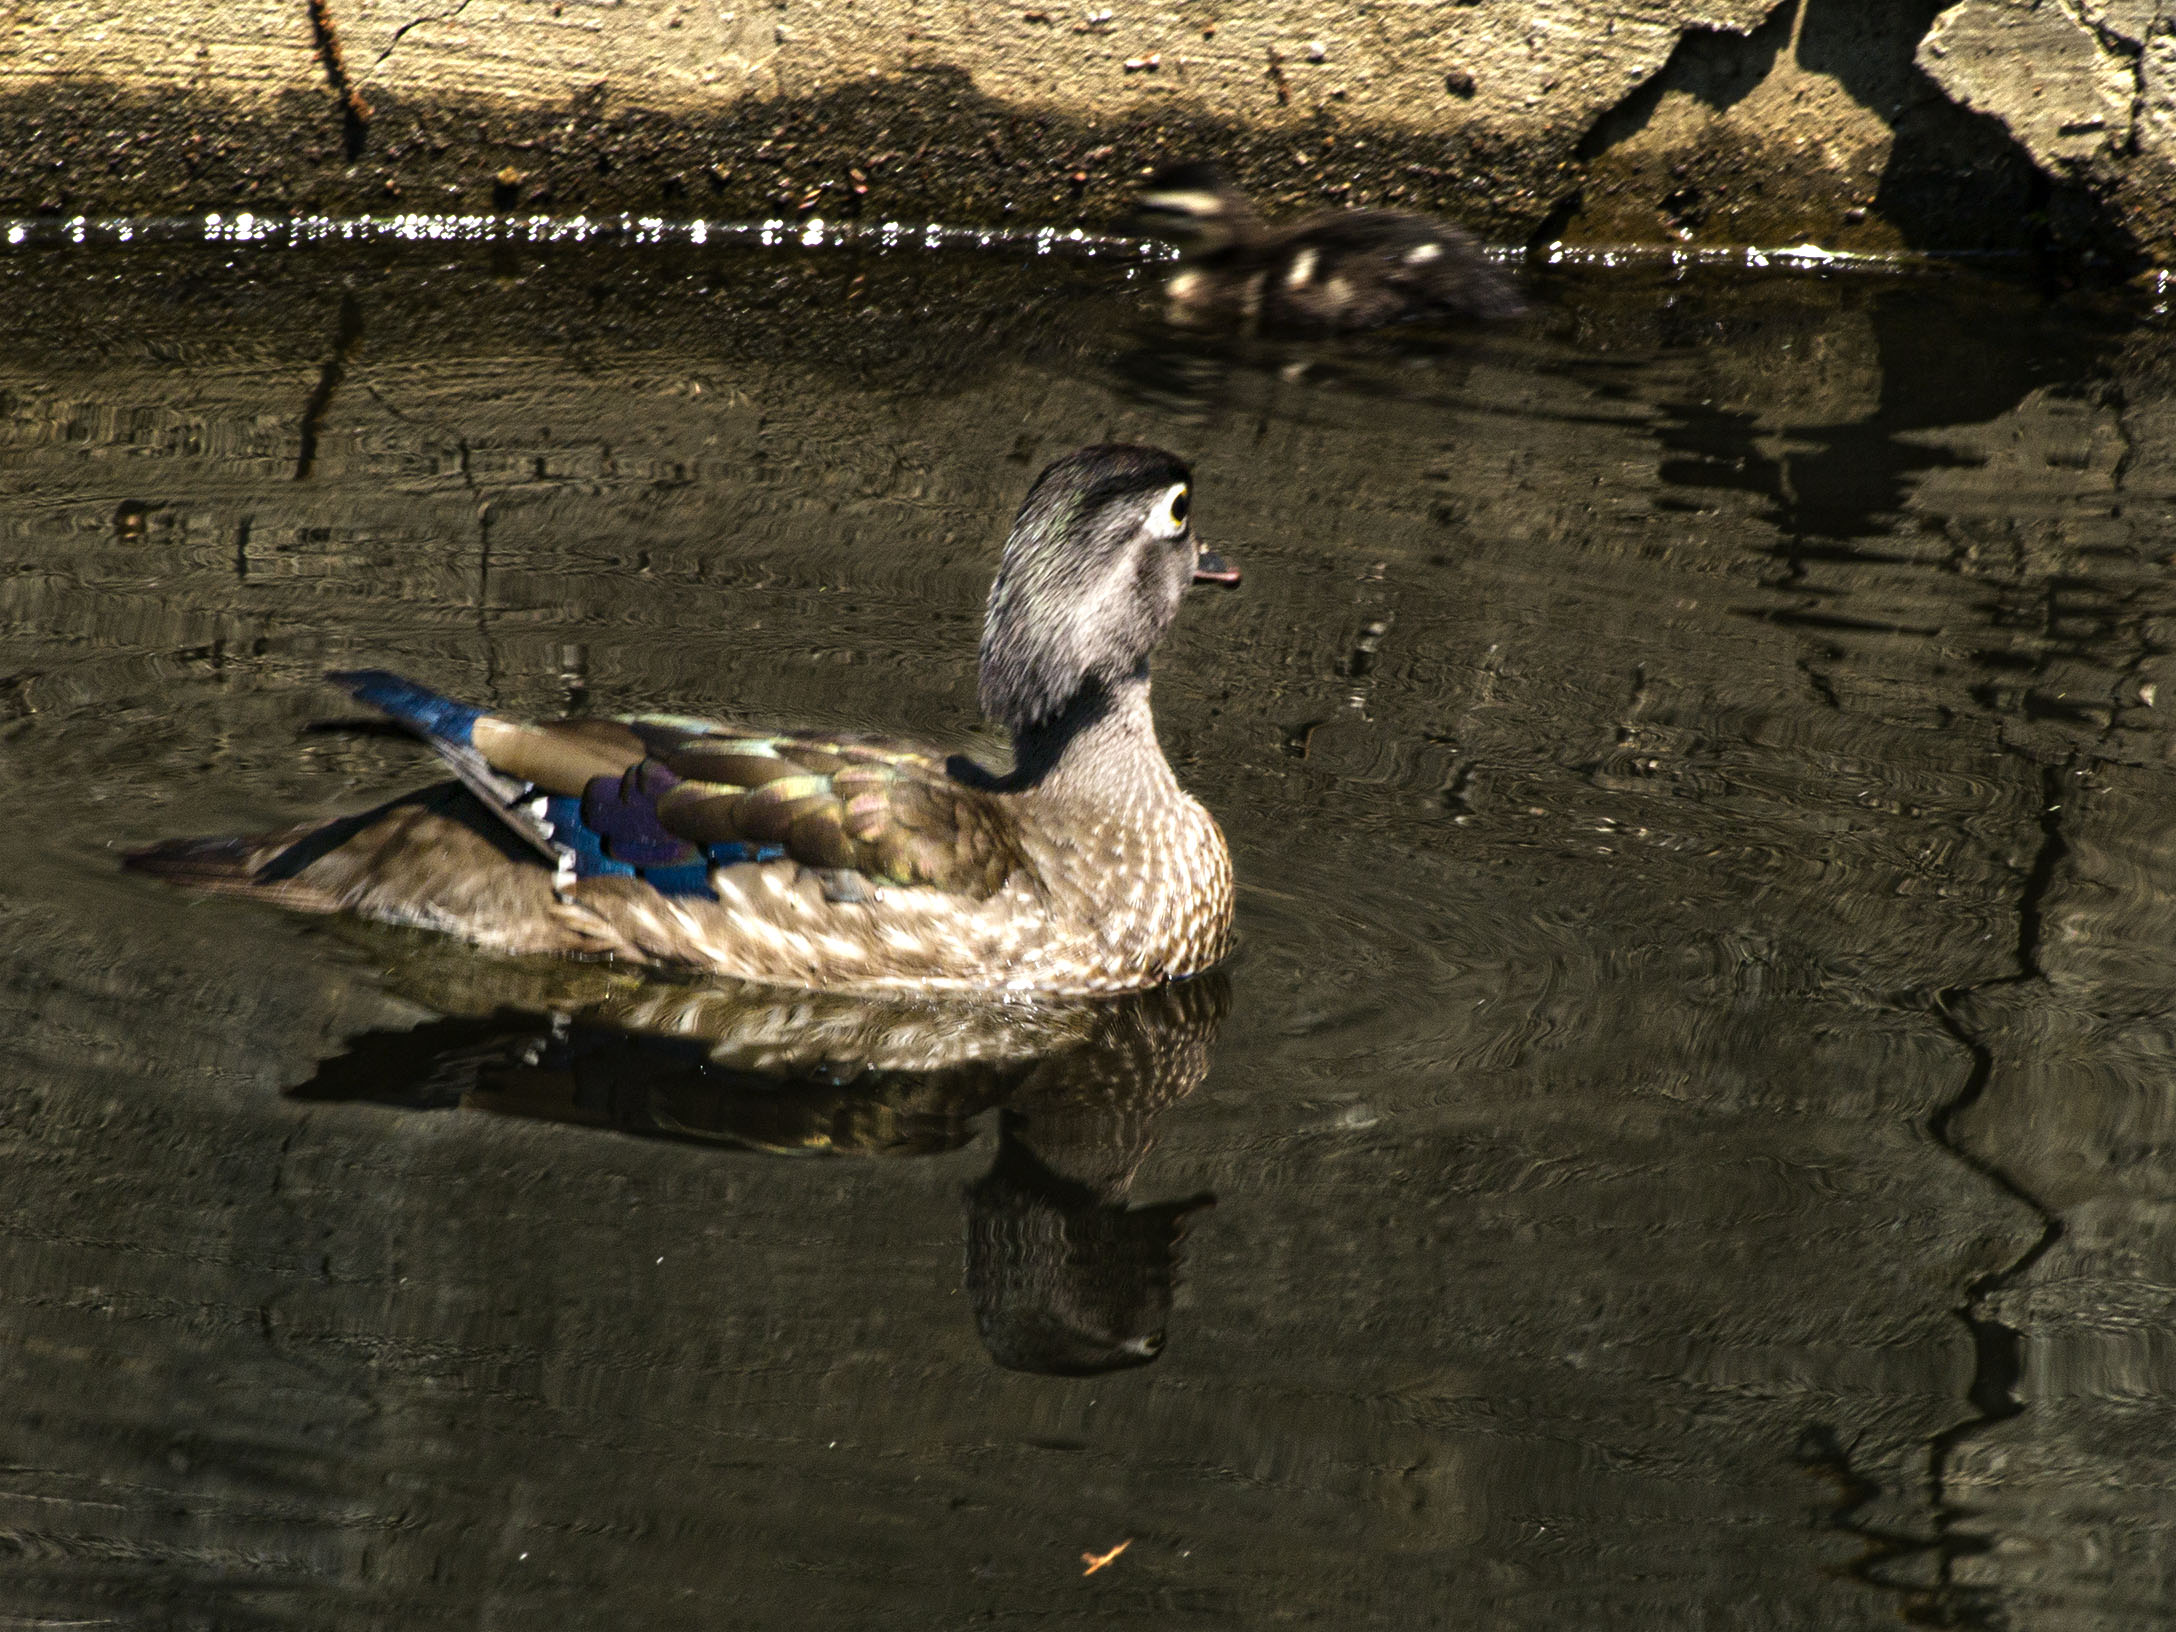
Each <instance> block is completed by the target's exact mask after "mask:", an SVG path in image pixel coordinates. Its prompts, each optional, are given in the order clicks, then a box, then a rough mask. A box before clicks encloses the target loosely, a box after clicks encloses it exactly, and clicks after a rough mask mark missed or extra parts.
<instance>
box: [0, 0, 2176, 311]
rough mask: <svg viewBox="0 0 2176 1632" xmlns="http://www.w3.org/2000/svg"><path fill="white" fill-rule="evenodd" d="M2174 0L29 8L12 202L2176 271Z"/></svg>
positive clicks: (320, 0) (1, 116) (14, 14)
mask: <svg viewBox="0 0 2176 1632" xmlns="http://www.w3.org/2000/svg"><path fill="white" fill-rule="evenodd" d="M2172 29H2176V22H2172V14H2171V13H2170V12H2169V11H2168V9H2167V6H2166V4H2165V3H2163V0H2123V3H2120V4H2119V3H2116V0H1961V3H1959V4H1956V5H1953V6H1950V7H1949V8H1947V9H1946V10H1945V9H1943V8H1942V7H1941V6H1940V4H1939V0H1638V3H1630V0H1549V3H1513V0H1417V3H1413V4H1400V5H1396V6H1387V5H1378V4H1369V3H1365V0H1338V3H1324V4H1307V5H1294V4H1290V3H1288V0H1275V3H1271V0H1229V3H1215V4H1212V3H1210V0H1164V3H1158V4H1126V5H1117V4H1113V5H1097V6H1083V5H1077V4H1072V3H1070V0H1069V3H1067V4H1063V5H1050V6H1043V5H1039V4H1030V3H1026V0H1020V3H1017V4H1007V5H1002V6H982V5H966V4H956V3H935V0H756V3H750V4H735V5H722V4H716V3H711V0H705V3H703V4H692V3H689V0H612V3H609V4H607V3H603V0H488V3H482V0H416V3H403V0H243V3H230V4H219V5H213V4H209V3H208V0H193V3H188V4H181V5H171V6H160V7H144V6H136V5H128V4H123V3H120V0H34V3H30V4H25V5H21V6H17V7H15V8H14V9H13V10H12V11H11V12H10V13H9V15H8V16H7V17H6V18H5V19H4V20H0V215H8V216H34V215H55V216H59V217H62V218H64V219H65V218H69V217H73V216H75V215H79V214H84V215H91V216H100V215H113V214H137V215H143V214H162V213H182V214H201V213H203V212H205V211H208V210H219V209H233V208H237V207H239V208H247V209H252V210H255V211H258V212H260V213H266V212H270V213H281V212H299V213H311V212H318V213H334V214H355V213H359V212H368V211H376V212H423V213H461V212H470V213H473V212H483V211H497V212H501V213H515V212H518V213H534V212H543V213H551V214H562V215H565V214H576V213H582V212H588V213H591V214H619V213H634V214H638V215H639V214H652V213H655V214H660V215H663V216H667V217H671V218H675V219H690V218H698V217H709V218H713V219H715V218H747V217H758V218H761V217H769V216H780V217H784V218H786V219H796V220H801V219H809V218H815V217H821V218H824V219H828V220H834V221H835V220H838V219H840V218H842V217H853V216H869V217H872V218H875V219H911V220H928V219H943V220H948V221H952V222H955V223H961V224H974V225H982V226H997V225H1036V226H1041V225H1058V226H1072V225H1076V224H1086V225H1091V226H1093V225H1103V224H1107V223H1109V222H1111V221H1112V220H1114V219H1115V218H1116V217H1117V216H1118V215H1119V213H1120V212H1121V211H1122V209H1123V207H1124V205H1125V202H1126V199H1127V196H1128V194H1129V193H1130V191H1131V189H1132V187H1133V185H1134V184H1135V182H1136V181H1137V179H1138V177H1139V176H1140V175H1141V174H1142V173H1144V167H1145V166H1148V165H1152V164H1154V163H1157V162H1160V161H1163V160H1168V159H1171V158H1174V157H1197V156H1202V155H1212V156H1217V157H1221V158H1224V159H1226V160H1228V161H1229V162H1231V163H1232V164H1233V166H1234V167H1235V169H1236V170H1237V171H1238V173H1239V174H1240V175H1241V177H1242V179H1243V180H1244V181H1245V182H1246V183H1247V184H1248V185H1249V186H1250V187H1252V188H1254V189H1255V190H1257V191H1258V192H1259V193H1261V194H1262V195H1263V196H1264V197H1265V198H1266V199H1267V200H1268V201H1270V202H1271V203H1272V204H1273V205H1275V206H1276V207H1278V208H1280V209H1291V208H1298V207H1301V206H1305V205H1318V206H1319V205H1323V204H1360V203H1370V204H1396V205H1404V206H1407V207H1420V208H1426V209H1429V210H1435V211H1441V212H1444V213H1447V214H1449V215H1452V216H1453V217H1455V218H1458V219H1461V220H1463V221H1465V222H1466V223H1467V224H1468V225H1470V226H1471V227H1473V228H1474V229H1475V230H1477V231H1479V232H1481V233H1482V234H1484V235H1485V236H1488V237H1491V238H1494V239H1496V240H1499V241H1504V242H1524V241H1536V242H1557V241H1562V242H1568V243H1572V244H1587V245H1606V244H1623V243H1640V244H1667V245H1672V246H1681V245H1692V246H1704V247H1715V246H1728V245H1743V244H1760V245H1770V246H1774V245H1780V244H1788V243H1799V242H1804V241H1809V240H1810V241H1813V242H1816V243H1819V244H1821V245H1823V246H1825V247H1827V248H1829V249H1831V250H1837V251H1865V252H1888V251H1895V250H1900V249H1936V250H1956V249H1980V250H2002V251H2032V252H2042V253H2051V254H2054V255H2055V256H2057V257H2058V258H2059V259H2061V260H2062V261H2064V262H2066V263H2074V262H2076V261H2077V260H2078V259H2079V258H2080V257H2085V258H2092V259H2098V260H2100V261H2102V262H2104V263H2105V264H2107V265H2109V266H2112V267H2114V268H2117V269H2123V268H2129V267H2133V266H2136V265H2139V264H2141V263H2159V264H2166V263H2167V262H2168V261H2169V260H2170V259H2171V255H2172V246H2176V238H2172V236H2171V235H2172V233H2176V215H2172V213H2171V210H2172V206H2171V204H2170V202H2169V201H2170V199H2171V198H2176V185H2172V179H2176V178H2172V171H2176V148H2172V147H2171V145H2170V143H2171V141H2172V139H2176V138H2172V137H2171V135H2170V132H2171V131H2172V130H2176V111H2172V110H2176V104H2172V101H2171V97H2172V95H2176V92H2172V89H2171V87H2172V85H2176V79H2172V77H2171V76H2172V72H2176V70H2172V67H2171V64H2172V63H2176V45H2172V43H2171V42H2172V41H2176V32H2172Z"/></svg>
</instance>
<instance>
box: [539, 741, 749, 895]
mask: <svg viewBox="0 0 2176 1632" xmlns="http://www.w3.org/2000/svg"><path fill="white" fill-rule="evenodd" d="M658 769H660V770H661V769H662V768H661V767H659V768H658ZM663 774H664V775H666V776H670V775H671V773H670V772H663ZM650 780H652V781H654V779H650ZM630 784H635V785H633V786H631V785H630ZM667 785H669V784H667ZM656 791H658V790H657V789H656V788H654V787H650V788H645V787H642V786H640V785H639V783H638V781H637V778H636V776H635V774H634V773H633V772H630V773H629V774H628V775H627V776H625V777H618V776H600V777H598V778H597V779H596V780H595V781H593V782H591V783H590V785H589V786H588V787H587V788H585V789H584V790H583V792H582V796H581V797H580V798H579V799H576V798H571V797H555V798H550V799H546V800H545V801H544V825H545V826H546V827H548V828H550V829H551V833H552V842H553V843H555V844H558V845H562V846H564V847H565V848H566V849H567V851H568V852H569V853H570V854H571V855H572V857H573V859H574V876H575V877H576V878H613V877H617V878H637V879H640V880H641V881H642V882H643V883H645V884H647V885H649V886H650V887H651V888H652V889H654V890H656V891H657V892H658V893H659V894H661V895H699V896H701V897H703V898H704V899H705V900H708V901H715V900H717V899H718V892H717V891H716V890H714V889H712V888H711V887H710V869H711V868H713V867H730V866H732V865H733V864H734V863H736V862H743V861H776V860H778V859H779V858H780V857H782V856H784V855H785V853H786V848H785V846H784V845H780V844H745V843H741V842H738V841H729V842H727V843H723V844H711V845H702V846H697V845H693V844H690V843H689V842H688V841H687V840H685V839H682V838H678V837H676V836H675V835H673V834H671V833H668V832H667V831H666V830H665V829H664V827H663V826H662V825H661V824H660V823H659V822H658V820H657V806H656V803H655V793H656Z"/></svg>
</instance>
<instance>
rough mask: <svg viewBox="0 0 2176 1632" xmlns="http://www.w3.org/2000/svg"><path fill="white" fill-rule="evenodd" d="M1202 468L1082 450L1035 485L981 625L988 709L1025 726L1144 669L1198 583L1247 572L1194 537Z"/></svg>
mask: <svg viewBox="0 0 2176 1632" xmlns="http://www.w3.org/2000/svg"><path fill="white" fill-rule="evenodd" d="M1193 489H1194V479H1193V473H1192V472H1191V471H1189V470H1188V469H1187V468H1186V466H1185V464H1184V463H1183V462H1182V461H1181V460H1179V459H1178V458H1177V457H1176V456H1175V455H1172V454H1169V453H1166V452H1164V451H1163V450H1162V449H1161V448H1143V447H1132V446H1128V445H1125V444H1109V445H1106V446H1102V447H1094V448H1082V449H1081V450H1080V451H1079V452H1078V453H1069V454H1067V455H1066V456H1065V457H1064V458H1063V459H1059V460H1057V461H1055V462H1054V463H1052V464H1051V465H1049V466H1048V467H1047V468H1045V470H1044V471H1043V473H1042V474H1041V475H1040V476H1038V477H1036V478H1035V485H1034V486H1033V487H1031V488H1029V489H1028V496H1027V498H1026V499H1025V500H1024V501H1023V502H1022V503H1021V506H1020V514H1019V516H1018V517H1017V518H1016V519H1015V520H1014V522H1013V524H1012V536H1011V538H1009V539H1008V540H1006V543H1005V559H1004V562H1003V563H1002V564H1001V565H1000V566H999V567H998V569H997V582H996V583H994V584H992V585H991V586H990V603H989V610H988V612H987V614H986V616H985V617H984V620H983V625H982V687H981V696H982V709H983V712H984V713H986V714H988V715H989V716H990V718H992V719H994V720H998V721H1000V722H1002V723H1003V724H1005V725H1007V726H1009V727H1011V729H1013V730H1014V731H1016V732H1017V731H1028V730H1032V729H1034V728H1035V727H1036V726H1038V725H1042V724H1044V723H1045V722H1047V721H1049V720H1051V719H1053V718H1054V717H1055V716H1057V715H1058V714H1059V713H1060V712H1062V711H1063V710H1064V709H1065V707H1066V705H1067V704H1069V703H1070V702H1072V701H1073V699H1074V698H1075V697H1077V696H1079V695H1080V694H1081V692H1082V691H1084V690H1085V689H1087V688H1088V687H1090V686H1095V685H1100V686H1102V687H1104V688H1109V687H1112V686H1115V685H1117V684H1118V683H1119V682H1120V681H1122V680H1125V679H1128V678H1129V677H1131V676H1134V675H1137V674H1140V673H1142V672H1143V671H1144V669H1145V666H1146V664H1147V662H1148V655H1149V653H1150V652H1152V651H1154V650H1155V649H1156V643H1157V642H1158V641H1160V640H1162V639H1163V637H1164V631H1165V630H1166V629H1168V628H1170V626H1171V620H1172V618H1173V617H1174V616H1176V615H1177V613H1178V610H1179V600H1180V598H1181V597H1182V596H1184V595H1185V593H1186V590H1187V586H1188V585H1190V584H1193V583H1197V582H1201V583H1215V584H1223V585H1226V586H1230V585H1233V584H1236V583H1238V582H1239V574H1238V573H1237V572H1235V571H1233V570H1232V569H1231V568H1230V567H1227V566H1226V565H1225V564H1224V562H1223V561H1222V560H1221V559H1220V558H1219V557H1217V556H1216V555H1215V554H1213V553H1211V552H1209V551H1207V550H1204V549H1203V548H1202V547H1201V543H1200V541H1199V540H1198V539H1197V538H1196V537H1195V536H1194V522H1193Z"/></svg>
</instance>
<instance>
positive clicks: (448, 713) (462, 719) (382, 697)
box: [325, 669, 485, 748]
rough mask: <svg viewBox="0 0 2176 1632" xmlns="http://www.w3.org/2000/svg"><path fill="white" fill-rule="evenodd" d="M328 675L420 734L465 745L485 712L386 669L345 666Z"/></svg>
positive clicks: (348, 691)
mask: <svg viewBox="0 0 2176 1632" xmlns="http://www.w3.org/2000/svg"><path fill="white" fill-rule="evenodd" d="M325 678H326V679H328V680H330V681H331V682H332V683H333V684H334V685H336V686H341V687H344V688H346V690H347V693H348V695H349V696H350V697H353V698H354V699H355V700H356V701H357V702H359V703H368V704H369V705H370V706H371V707H372V708H375V709H378V710H380V711H381V712H382V713H384V714H385V715H387V716H388V717H389V718H391V719H395V720H398V721H400V723H401V724H402V725H405V726H407V727H408V729H409V730H411V731H413V732H415V733H416V734H417V735H419V736H423V737H436V738H439V739H440V740H442V741H445V742H451V743H456V744H458V745H460V746H461V747H464V748H465V747H467V746H468V745H469V743H470V740H471V738H472V737H473V736H474V734H475V731H476V722H477V721H478V720H480V719H482V718H483V717H484V713H485V711H484V710H483V709H480V708H475V707H472V706H471V705H469V704H467V703H457V702H455V701H454V700H453V699H452V698H451V697H442V696H440V695H439V694H438V693H437V692H435V691H432V690H431V689H430V688H429V687H428V686H419V685H417V684H416V683H415V682H414V681H413V680H403V679H402V678H401V677H400V676H399V675H397V674H394V673H392V672H390V671H389V670H386V669H343V670H341V671H339V672H338V673H335V674H328V675H327V676H325Z"/></svg>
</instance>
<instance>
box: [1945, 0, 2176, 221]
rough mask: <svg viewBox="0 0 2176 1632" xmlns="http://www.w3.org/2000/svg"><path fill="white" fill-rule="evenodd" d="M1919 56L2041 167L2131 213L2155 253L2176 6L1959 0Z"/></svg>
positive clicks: (2170, 139) (2175, 167) (2175, 126)
mask: <svg viewBox="0 0 2176 1632" xmlns="http://www.w3.org/2000/svg"><path fill="white" fill-rule="evenodd" d="M1918 60H1919V64H1920V66H1921V67H1922V68H1924V69H1925V70H1926V72H1927V74H1928V75H1929V76H1930V77H1931V78H1932V79H1933V80H1934V81H1935V83H1936V84H1938V85H1939V86H1941V88H1942V90H1943V91H1944V92H1945V93H1946V94H1947V95H1949V96H1950V97H1952V98H1953V99H1954V100H1955V101H1956V102H1957V103H1958V104H1959V105H1960V106H1963V107H1967V108H1971V109H1974V110H1976V111H1979V112H1983V113H1985V114H1987V115H1989V116H1991V117H1993V118H1995V119H1997V120H1999V121H2000V122H2001V123H2002V125H2003V127H2004V128H2005V129H2006V130H2007V131H2008V132H2009V133H2010V135H2011V136H2012V137H2013V138H2015V140H2016V141H2017V143H2018V144H2019V146H2021V147H2022V148H2023V149H2024V150H2025V151H2026V152H2027V153H2029V154H2030V155H2031V156H2032V159H2033V161H2034V163H2035V164H2037V165H2038V166H2039V167H2040V168H2041V169H2042V170H2043V171H2044V172H2046V173H2047V174H2049V175H2050V176H2055V177H2059V178H2062V179H2064V180H2068V181H2072V182H2075V183H2077V184H2078V185H2080V186H2082V187H2083V188H2085V189H2086V190H2088V191H2089V192H2091V193H2092V194H2093V195H2095V196H2096V197H2097V198H2098V199H2099V200H2100V201H2101V202H2102V203H2103V204H2104V205H2105V207H2106V208H2107V209H2108V210H2109V211H2110V212H2111V213H2112V214H2115V215H2117V216H2120V217H2122V218H2124V219H2126V220H2127V221H2129V222H2130V223H2131V230H2132V231H2133V233H2134V234H2135V235H2136V236H2138V237H2139V238H2140V239H2141V240H2142V241H2143V242H2144V243H2145V244H2146V246H2147V247H2148V249H2149V252H2151V253H2153V254H2154V255H2155V257H2156V258H2157V259H2159V260H2162V261H2164V262H2166V261H2167V260H2168V259H2169V258H2170V257H2169V243H2170V239H2171V235H2172V234H2176V6H2172V5H2171V4H2170V0H2072V3H2061V0H1963V3H1962V4H1959V5H1954V6H1951V7H1950V8H1949V9H1948V10H1947V11H1945V12H1943V13H1942V14H1941V16H1940V17H1938V18H1936V19H1935V23H1934V26H1933V28H1932V29H1930V30H1929V31H1928V33H1927V36H1926V38H1925V39H1924V40H1923V41H1921V42H1920V46H1919V52H1918Z"/></svg>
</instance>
